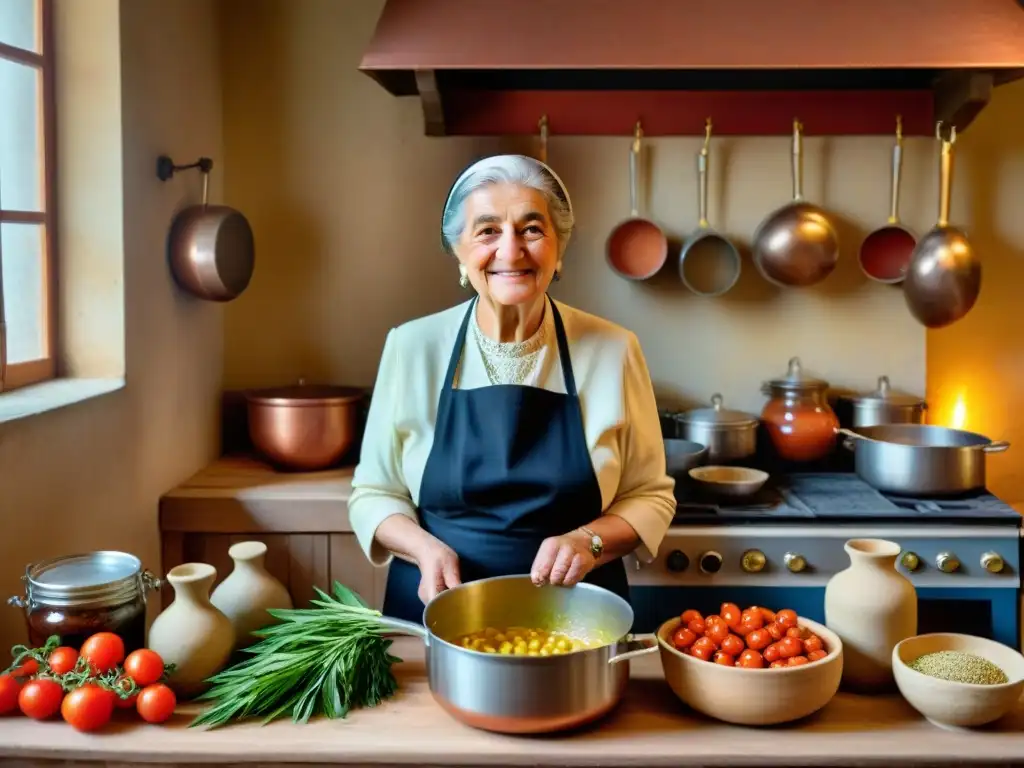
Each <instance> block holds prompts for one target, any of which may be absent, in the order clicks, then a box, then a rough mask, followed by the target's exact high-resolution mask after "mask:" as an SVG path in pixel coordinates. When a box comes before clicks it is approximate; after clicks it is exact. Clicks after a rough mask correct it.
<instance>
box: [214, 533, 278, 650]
mask: <svg viewBox="0 0 1024 768" xmlns="http://www.w3.org/2000/svg"><path fill="white" fill-rule="evenodd" d="M228 555H230V556H231V559H232V560H233V561H234V563H235V569H234V570H233V571H232V572H231V575H230V576H228V577H227V578H226V579H224V581H222V582H221V583H220V585H219V586H218V587H217V588H216V589H215V590H213V594H212V595H211V596H210V602H211V603H213V606H214V607H215V608H217V609H218V610H219V611H220V612H221V613H223V614H224V615H225V616H227V617H228V619H230V620H231V623H232V625H234V627H235V647H236V648H246V647H248V646H250V645H252V644H253V643H255V642H258V641H259V640H260V638H259V637H256V636H255V635H253V634H252V633H253V632H257V631H259V630H261V629H263V628H264V627H267V626H269V625H270V624H273V623H274V621H275V619H274V617H273V616H271V615H270V613H269V611H271V610H287V609H289V608H291V607H292V598H291V596H290V595H289V594H288V590H287V589H285V588H284V585H283V584H282V583H281V582H279V581H278V580H277V579H275V578H274V577H273V576H271V575H270V573H269V572H268V571H267V569H266V567H265V565H264V562H265V560H266V556H267V545H266V544H264V543H263V542H262V541H241V542H239V543H238V544H235V545H233V546H232V547H231V549H229V550H228Z"/></svg>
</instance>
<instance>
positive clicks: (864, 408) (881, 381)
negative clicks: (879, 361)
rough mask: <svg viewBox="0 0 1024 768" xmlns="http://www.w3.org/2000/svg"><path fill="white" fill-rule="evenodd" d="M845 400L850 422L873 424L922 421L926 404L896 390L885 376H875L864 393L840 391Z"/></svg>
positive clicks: (855, 426) (917, 422)
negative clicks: (873, 385) (872, 387)
mask: <svg viewBox="0 0 1024 768" xmlns="http://www.w3.org/2000/svg"><path fill="white" fill-rule="evenodd" d="M840 400H843V401H844V402H847V403H849V405H850V411H851V426H852V427H853V428H854V429H857V428H859V427H875V426H878V425H880V424H923V423H924V414H925V410H927V407H928V406H927V404H926V403H925V401H924V400H922V399H921V398H920V397H916V396H914V395H908V394H904V393H902V392H897V391H896V390H894V389H893V388H892V385H891V384H890V383H889V377H888V376H879V377H878V388H877V389H876V390H875V391H874V392H869V393H867V394H864V395H844V396H842V397H841V398H840Z"/></svg>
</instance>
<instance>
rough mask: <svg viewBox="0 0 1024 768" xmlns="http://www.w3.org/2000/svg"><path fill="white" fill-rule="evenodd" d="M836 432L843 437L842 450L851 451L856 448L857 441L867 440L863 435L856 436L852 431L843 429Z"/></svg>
mask: <svg viewBox="0 0 1024 768" xmlns="http://www.w3.org/2000/svg"><path fill="white" fill-rule="evenodd" d="M838 432H839V434H840V435H842V436H843V448H845V449H846V450H848V451H852V450H854V449H855V448H856V447H857V441H858V440H867V439H868V438H866V437H864V435H860V434H857V433H856V432H854V431H853V430H852V429H846V428H845V427H843V428H841V429H839V430H838Z"/></svg>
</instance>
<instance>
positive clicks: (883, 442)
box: [840, 424, 1010, 497]
mask: <svg viewBox="0 0 1024 768" xmlns="http://www.w3.org/2000/svg"><path fill="white" fill-rule="evenodd" d="M840 432H841V433H842V434H843V435H845V436H846V438H847V439H846V440H844V441H843V444H844V445H845V446H846V448H848V449H850V450H852V451H853V452H854V466H855V469H856V471H857V475H858V477H860V478H861V479H862V480H864V481H865V482H866V483H868V485H871V486H872V487H874V488H877V489H878V490H880V491H882V492H884V493H892V494H897V495H903V496H924V497H927V496H956V495H959V494H962V493H968V492H970V491H977V490H981V489H983V488H985V457H986V456H987V455H988V454H990V453H999V452H1001V451H1005V450H1006V449H1007V448H1009V447H1010V444H1009V443H1007V442H1002V441H1000V442H993V441H991V440H989V439H988V438H987V437H985V436H984V435H979V434H976V433H974V432H965V431H963V430H959V429H947V428H946V427H935V426H924V425H919V424H887V425H883V426H875V427H863V428H861V429H858V430H857V431H856V432H854V431H852V430H849V429H843V430H840Z"/></svg>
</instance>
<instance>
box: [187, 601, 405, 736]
mask: <svg viewBox="0 0 1024 768" xmlns="http://www.w3.org/2000/svg"><path fill="white" fill-rule="evenodd" d="M333 592H334V596H333V597H331V596H329V595H327V594H326V593H324V592H323V591H321V590H319V589H317V590H316V593H317V596H318V597H319V599H318V600H313V601H312V604H313V606H314V607H312V608H298V609H292V610H286V611H281V610H272V611H269V613H270V614H271V615H272V616H273V617H274V618H275V619H278V621H279V623H277V624H273V625H271V626H269V627H267V628H265V629H263V630H261V631H260V632H257V633H256V634H257V636H259V637H260V638H262V639H261V640H260V641H259V642H258V643H257V644H256V645H253V646H251V647H250V648H247V649H246V653H249V654H251V657H250V658H247V659H245V660H244V661H241V662H239V663H237V664H235V665H234V666H232V667H229V668H228V669H225V670H223V671H222V672H219V673H217V674H216V675H214V676H213V677H211V678H210V679H209V681H208V682H209V683H210V684H211V687H210V688H209V689H208V690H207V691H206V692H205V693H204V694H202V695H201V696H200V697H199V699H200V700H204V701H212V702H214V703H213V706H211V707H210V708H209V709H207V710H206V711H204V712H203V713H202V714H200V715H199V716H198V717H197V718H196V719H195V720H193V721H192V726H199V725H205V726H208V727H210V728H216V727H219V726H222V725H226V724H228V723H231V722H234V721H237V720H244V719H247V718H262V719H263V722H264V723H268V722H270V721H272V720H275V719H277V718H279V717H283V716H285V715H287V714H289V713H290V714H291V718H292V720H293V721H295V722H297V723H305V722H307V721H308V720H309V719H310V718H311V717H314V716H316V715H324V716H326V717H329V718H343V717H346V716H347V715H348V713H349V712H350V711H351V710H352V709H354V708H358V707H374V706H377V705H378V704H380V703H381V702H383V701H384V700H386V699H388V698H390V697H391V696H393V695H394V693H395V691H397V690H398V683H397V682H396V680H395V677H394V674H392V671H391V666H392V665H393V664H395V663H396V662H399V661H401V659H399V658H398V657H396V656H393V655H391V653H390V652H389V648H390V647H391V640H390V639H389V638H386V637H384V636H383V633H384V632H385V631H386V629H385V627H384V626H383V625H382V624H381V622H380V621H379V620H378V619H379V617H380V615H381V614H380V612H379V611H375V610H373V609H372V608H370V607H369V606H367V604H366V602H365V601H364V600H363V599H362V598H361V597H360V596H359V595H358V594H356V593H355V592H353V591H352V590H350V589H348V588H346V587H344V586H342V585H341V584H339V583H338V582H334V590H333Z"/></svg>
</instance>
